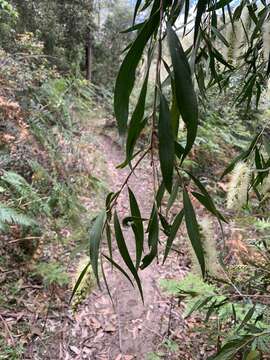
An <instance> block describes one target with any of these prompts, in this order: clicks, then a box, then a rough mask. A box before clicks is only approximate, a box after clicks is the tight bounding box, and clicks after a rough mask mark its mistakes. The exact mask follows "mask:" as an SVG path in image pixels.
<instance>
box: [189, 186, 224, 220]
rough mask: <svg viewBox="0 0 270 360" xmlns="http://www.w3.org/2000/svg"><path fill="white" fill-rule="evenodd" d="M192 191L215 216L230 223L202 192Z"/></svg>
mask: <svg viewBox="0 0 270 360" xmlns="http://www.w3.org/2000/svg"><path fill="white" fill-rule="evenodd" d="M191 193H192V195H193V196H194V197H195V198H196V199H197V200H198V201H199V202H200V203H201V204H202V205H203V206H204V207H205V208H206V209H207V210H208V211H210V212H211V213H212V214H213V215H214V216H216V217H217V218H218V219H220V220H222V221H224V222H226V223H228V221H227V220H226V219H225V218H224V217H223V215H222V214H221V213H220V212H219V211H218V210H217V209H213V207H212V205H211V203H210V202H209V200H208V198H207V197H206V196H204V195H202V194H200V193H197V192H195V191H192V192H191Z"/></svg>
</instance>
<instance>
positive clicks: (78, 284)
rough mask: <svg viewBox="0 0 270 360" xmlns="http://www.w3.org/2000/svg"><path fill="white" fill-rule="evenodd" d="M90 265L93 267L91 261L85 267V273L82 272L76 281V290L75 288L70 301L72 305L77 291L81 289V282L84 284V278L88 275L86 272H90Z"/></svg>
mask: <svg viewBox="0 0 270 360" xmlns="http://www.w3.org/2000/svg"><path fill="white" fill-rule="evenodd" d="M90 265H91V262H90V261H89V263H88V264H87V265H86V266H85V268H84V269H83V271H82V272H81V274H80V276H79V278H78V280H77V281H76V284H75V286H74V288H73V290H72V294H71V297H70V299H69V303H71V301H72V299H73V297H74V295H75V294H76V291H77V290H78V288H79V286H80V284H81V282H82V280H83V278H84V276H85V274H86V272H87V270H88V268H89V266H90Z"/></svg>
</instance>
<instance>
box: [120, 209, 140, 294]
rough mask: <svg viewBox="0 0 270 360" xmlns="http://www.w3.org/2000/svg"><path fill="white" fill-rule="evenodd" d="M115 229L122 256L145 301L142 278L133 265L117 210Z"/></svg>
mask: <svg viewBox="0 0 270 360" xmlns="http://www.w3.org/2000/svg"><path fill="white" fill-rule="evenodd" d="M114 230H115V237H116V242H117V246H118V249H119V252H120V254H121V256H122V259H123V260H124V262H125V264H126V265H127V267H128V268H129V270H130V272H131V273H132V275H133V277H134V279H135V281H136V283H137V286H138V289H139V291H140V294H141V298H142V301H144V300H143V292H142V286H141V280H140V278H139V276H138V273H137V270H136V268H135V266H134V265H133V262H132V260H131V257H130V255H129V252H128V248H127V245H126V242H125V239H124V236H123V233H122V229H121V226H120V223H119V219H118V215H117V212H116V211H115V213H114Z"/></svg>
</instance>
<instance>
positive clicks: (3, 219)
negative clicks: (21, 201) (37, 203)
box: [0, 204, 37, 231]
mask: <svg viewBox="0 0 270 360" xmlns="http://www.w3.org/2000/svg"><path fill="white" fill-rule="evenodd" d="M6 224H9V225H11V224H17V225H23V226H34V225H36V224H37V223H36V221H35V220H34V219H32V218H30V217H29V216H27V215H25V214H23V213H21V212H19V211H17V210H15V209H13V208H10V207H7V206H4V205H2V204H0V231H5V230H6Z"/></svg>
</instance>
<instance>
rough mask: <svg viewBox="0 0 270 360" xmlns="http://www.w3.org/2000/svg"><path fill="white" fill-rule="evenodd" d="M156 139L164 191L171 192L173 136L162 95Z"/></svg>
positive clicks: (167, 110)
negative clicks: (157, 140) (157, 139)
mask: <svg viewBox="0 0 270 360" xmlns="http://www.w3.org/2000/svg"><path fill="white" fill-rule="evenodd" d="M158 138H159V159H160V167H161V173H162V177H163V181H164V184H165V186H166V189H167V190H168V191H169V192H171V190H172V179H173V168H174V135H173V130H172V123H171V116H170V110H169V107H168V103H167V101H166V99H165V97H164V96H163V95H162V94H161V95H160V116H159V123H158Z"/></svg>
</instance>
